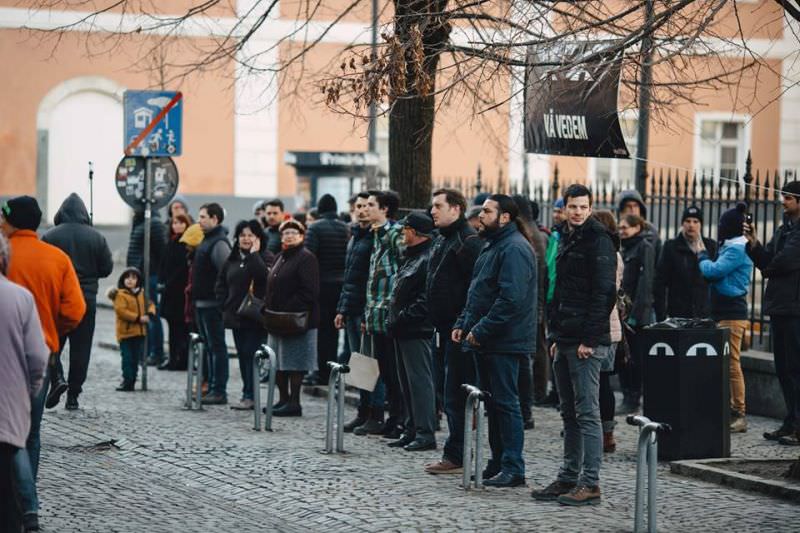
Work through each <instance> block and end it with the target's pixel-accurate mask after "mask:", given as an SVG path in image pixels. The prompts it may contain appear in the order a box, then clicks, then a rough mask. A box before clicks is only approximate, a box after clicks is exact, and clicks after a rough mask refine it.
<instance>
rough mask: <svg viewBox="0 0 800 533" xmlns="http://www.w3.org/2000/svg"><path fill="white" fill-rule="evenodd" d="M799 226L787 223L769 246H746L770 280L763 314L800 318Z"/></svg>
mask: <svg viewBox="0 0 800 533" xmlns="http://www.w3.org/2000/svg"><path fill="white" fill-rule="evenodd" d="M798 226H800V223H798V222H794V223H791V222H790V221H789V220H788V219H787V220H784V223H783V225H781V227H779V228H778V229H777V231H776V232H775V235H773V237H772V239H771V240H770V241H769V243H767V245H766V246H761V245H760V244H759V245H758V246H756V247H755V248H751V247H750V245H749V244H748V245H747V254H748V255H749V256H750V258H751V259H752V260H753V263H754V264H755V266H756V267H757V268H758V269H759V270H760V271H761V274H762V275H763V276H764V277H765V278H767V288H766V291H765V292H764V303H763V309H764V314H766V315H769V316H770V317H774V316H794V317H797V316H800V228H798Z"/></svg>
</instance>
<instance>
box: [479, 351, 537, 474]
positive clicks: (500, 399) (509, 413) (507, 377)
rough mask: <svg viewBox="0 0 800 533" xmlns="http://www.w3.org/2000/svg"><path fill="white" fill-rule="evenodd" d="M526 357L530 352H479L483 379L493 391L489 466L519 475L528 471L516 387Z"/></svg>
mask: <svg viewBox="0 0 800 533" xmlns="http://www.w3.org/2000/svg"><path fill="white" fill-rule="evenodd" d="M523 359H528V356H527V355H517V354H496V353H493V354H484V353H482V354H480V355H479V356H478V367H479V369H480V375H481V383H482V385H483V388H484V390H488V391H489V393H491V395H492V396H491V398H490V399H489V401H488V402H487V407H488V409H489V447H490V448H491V449H492V458H491V460H490V461H489V464H488V469H489V470H490V471H495V472H500V471H502V472H505V473H506V474H513V475H519V476H524V475H525V462H524V461H523V459H522V447H523V444H524V435H523V426H522V413H521V412H520V409H519V395H518V391H517V377H518V375H519V367H520V366H521V364H522V360H523Z"/></svg>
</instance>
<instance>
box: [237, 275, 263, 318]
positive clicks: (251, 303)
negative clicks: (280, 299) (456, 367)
mask: <svg viewBox="0 0 800 533" xmlns="http://www.w3.org/2000/svg"><path fill="white" fill-rule="evenodd" d="M264 305H265V304H264V300H262V299H261V298H256V296H255V295H254V294H253V282H252V281H251V282H250V289H249V290H248V291H247V294H246V295H245V296H244V299H243V300H242V303H240V304H239V308H238V309H237V310H236V316H238V317H240V318H246V319H247V320H250V321H252V322H255V323H257V324H263V322H264V316H263V315H262V310H263V309H264Z"/></svg>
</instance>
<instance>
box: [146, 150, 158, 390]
mask: <svg viewBox="0 0 800 533" xmlns="http://www.w3.org/2000/svg"><path fill="white" fill-rule="evenodd" d="M152 196H153V177H152V175H151V172H150V158H149V157H147V158H145V170H144V272H143V273H142V276H143V277H144V279H143V280H142V281H143V283H142V285H143V288H144V307H145V312H146V311H147V307H148V304H149V302H150V221H151V220H152V217H153V203H152V200H153V198H152ZM152 320H158V317H153V318H152ZM149 329H150V328H149V327H145V328H144V349H143V350H142V351H143V352H144V353H143V354H142V390H143V391H146V390H147V357H148V349H147V344H148V341H149V340H150V339H149V335H148V334H147V333H148V330H149Z"/></svg>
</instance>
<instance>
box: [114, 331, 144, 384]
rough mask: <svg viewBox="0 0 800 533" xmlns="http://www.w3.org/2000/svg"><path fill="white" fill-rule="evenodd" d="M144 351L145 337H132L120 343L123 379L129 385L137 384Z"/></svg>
mask: <svg viewBox="0 0 800 533" xmlns="http://www.w3.org/2000/svg"><path fill="white" fill-rule="evenodd" d="M143 349H144V337H130V338H127V339H122V340H121V341H119V351H120V354H121V355H122V379H123V380H125V381H127V382H128V383H135V382H136V375H137V374H138V372H139V360H140V359H141V357H142V350H143Z"/></svg>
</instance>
